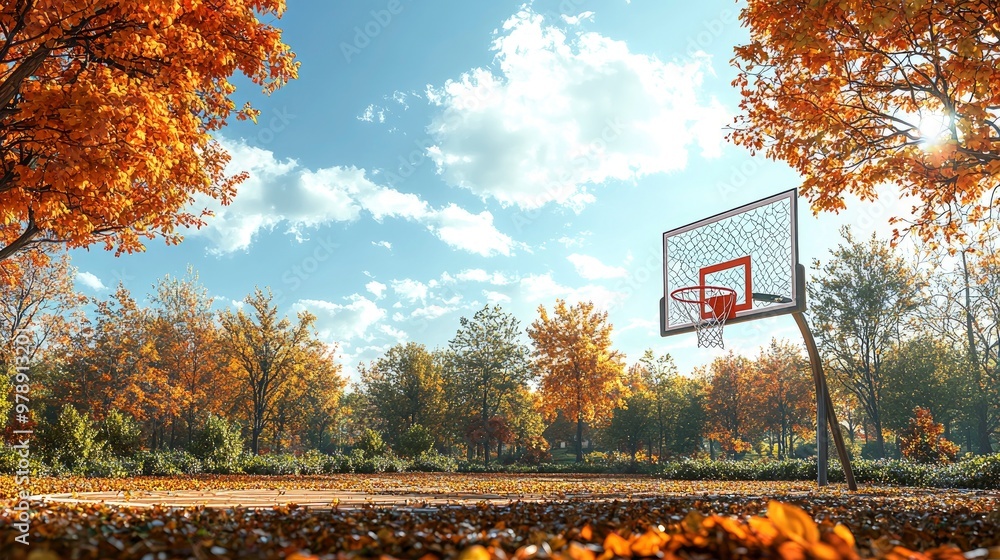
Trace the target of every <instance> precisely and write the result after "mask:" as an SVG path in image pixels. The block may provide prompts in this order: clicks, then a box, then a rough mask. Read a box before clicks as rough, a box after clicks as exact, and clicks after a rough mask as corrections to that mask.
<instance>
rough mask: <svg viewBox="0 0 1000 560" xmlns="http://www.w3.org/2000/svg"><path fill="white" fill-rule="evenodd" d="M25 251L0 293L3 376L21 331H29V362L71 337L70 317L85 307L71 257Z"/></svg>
mask: <svg viewBox="0 0 1000 560" xmlns="http://www.w3.org/2000/svg"><path fill="white" fill-rule="evenodd" d="M53 256H54V255H49V254H41V253H40V252H39V251H25V252H22V253H21V254H19V255H17V256H16V257H13V258H11V259H10V260H9V263H8V264H9V266H8V272H9V273H10V274H12V275H13V276H12V277H11V278H9V280H10V285H7V286H3V289H0V372H2V371H6V365H7V364H10V363H11V356H12V353H13V351H14V348H13V342H14V339H15V337H16V335H17V334H18V332H19V331H21V330H22V329H24V330H29V329H30V332H27V334H28V337H26V338H23V340H27V339H29V338H30V345H29V346H30V347H29V348H27V349H26V350H25V351H27V352H29V354H30V355H28V356H26V358H27V359H28V360H29V361H32V360H34V357H35V354H36V352H37V350H38V349H39V348H40V347H41V346H42V345H44V344H45V343H46V342H49V343H58V342H59V340H56V339H58V338H59V337H62V336H65V335H66V334H68V329H67V325H66V321H67V319H68V317H69V315H70V314H71V313H72V312H73V311H75V310H76V309H78V308H79V306H80V305H82V304H83V303H85V301H86V298H85V297H84V296H82V295H80V294H78V293H77V292H76V289H75V287H74V286H73V281H74V280H75V279H76V270H75V269H74V268H73V267H72V266H70V261H69V256H68V255H66V254H62V255H60V256H59V257H58V258H55V259H53V258H51V257H53Z"/></svg>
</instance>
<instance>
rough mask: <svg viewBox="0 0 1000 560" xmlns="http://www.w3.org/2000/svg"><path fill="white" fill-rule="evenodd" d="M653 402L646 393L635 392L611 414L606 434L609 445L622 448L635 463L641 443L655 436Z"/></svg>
mask: <svg viewBox="0 0 1000 560" xmlns="http://www.w3.org/2000/svg"><path fill="white" fill-rule="evenodd" d="M655 426H656V422H655V401H654V399H653V398H652V395H651V394H650V393H649V392H648V391H646V390H642V391H636V392H633V393H632V394H631V395H629V396H628V397H626V398H625V401H624V402H623V403H622V406H620V407H616V408H615V409H614V411H612V413H611V422H610V423H609V424H608V427H607V430H606V433H607V438H608V440H609V443H611V445H613V446H615V447H618V448H624V450H625V452H626V453H628V454H629V455H631V456H632V460H633V461H635V458H636V454H637V453H639V451H640V450H641V449H642V444H643V443H649V442H650V441H651V440H652V439H653V438H654V434H655Z"/></svg>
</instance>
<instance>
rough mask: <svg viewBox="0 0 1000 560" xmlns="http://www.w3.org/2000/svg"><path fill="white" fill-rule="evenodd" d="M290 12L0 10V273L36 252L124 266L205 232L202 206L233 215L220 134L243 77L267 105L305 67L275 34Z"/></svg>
mask: <svg viewBox="0 0 1000 560" xmlns="http://www.w3.org/2000/svg"><path fill="white" fill-rule="evenodd" d="M284 9H285V6H284V2H283V0H218V1H213V2H177V1H175V0H143V1H141V2H140V1H137V0H123V1H116V2H111V1H108V0H78V1H73V2H64V1H53V0H39V1H17V2H4V3H3V4H2V5H0V29H2V33H0V209H2V210H0V262H2V261H3V260H4V259H7V258H8V257H10V256H12V255H14V254H16V253H18V252H20V251H22V250H24V249H26V248H29V247H32V246H38V245H39V244H43V243H65V244H67V245H68V246H70V247H83V246H88V245H91V244H93V243H95V242H98V241H103V242H104V244H105V247H106V248H107V249H112V248H114V249H116V252H117V253H119V254H120V253H122V252H132V251H136V250H141V248H142V243H141V242H140V239H141V238H144V237H145V238H152V237H155V236H156V235H162V236H163V237H164V238H165V239H166V240H167V242H169V243H175V242H177V241H179V240H180V236H179V235H178V234H177V233H176V232H175V228H176V227H178V226H198V225H201V223H202V219H201V217H202V216H204V215H205V212H201V213H200V214H193V213H191V211H190V209H189V208H190V207H189V205H190V204H191V203H192V202H194V196H195V195H205V196H208V197H211V198H215V199H218V200H221V201H222V202H223V203H226V202H228V201H229V200H230V198H231V197H232V195H233V194H234V192H235V191H234V188H235V186H236V184H237V183H239V182H240V181H241V180H243V179H244V178H245V177H246V175H244V174H241V175H236V176H233V177H227V176H226V175H225V170H224V168H225V165H226V163H227V161H228V160H229V156H228V154H227V153H226V152H225V151H224V150H223V149H222V148H221V146H220V145H219V144H218V142H216V141H214V140H213V139H212V136H211V133H212V132H213V131H215V130H218V129H220V128H221V127H223V126H224V125H225V124H226V122H227V118H229V117H230V116H231V115H232V114H233V113H234V112H235V115H236V117H237V118H238V119H245V118H256V114H257V112H256V110H255V109H253V108H252V107H251V106H250V105H249V103H248V104H247V105H244V107H243V108H242V109H240V110H236V105H235V103H234V102H233V100H232V99H231V96H232V94H233V93H234V92H235V90H236V86H235V85H234V84H233V83H232V82H230V81H229V78H230V77H231V76H232V75H233V74H234V73H235V72H237V71H239V72H240V73H242V74H244V75H246V76H247V77H248V78H250V79H251V80H252V81H253V82H254V83H255V84H257V85H259V86H261V87H262V88H263V90H264V91H265V92H266V93H270V92H272V91H274V90H275V89H276V88H278V87H280V86H281V85H282V84H284V83H285V82H286V81H287V80H289V79H292V78H294V77H295V76H296V73H297V69H298V63H297V62H296V61H295V60H294V54H293V53H292V52H291V50H290V49H289V47H288V46H287V45H285V44H284V43H282V42H281V31H280V30H279V29H277V28H276V27H273V26H272V25H270V24H269V23H264V22H265V21H270V20H272V19H273V18H275V17H280V16H281V14H282V13H283V11H284Z"/></svg>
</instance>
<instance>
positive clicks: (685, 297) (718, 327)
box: [670, 286, 736, 348]
mask: <svg viewBox="0 0 1000 560" xmlns="http://www.w3.org/2000/svg"><path fill="white" fill-rule="evenodd" d="M670 297H671V298H673V299H674V301H678V302H680V303H685V304H687V305H682V306H679V307H683V308H684V309H685V310H686V311H687V314H688V317H690V319H691V323H692V324H693V325H694V329H695V332H697V333H698V347H699V348H711V347H713V346H714V347H718V348H725V344H723V341H722V329H723V327H725V326H726V321H727V320H729V318H730V317H732V315H733V312H734V311H735V310H734V309H733V308H734V307H735V304H736V290H734V289H732V288H725V287H723V286H688V287H686V288H678V289H676V290H674V291H672V292H670Z"/></svg>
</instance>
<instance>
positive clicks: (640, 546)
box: [0, 474, 1000, 560]
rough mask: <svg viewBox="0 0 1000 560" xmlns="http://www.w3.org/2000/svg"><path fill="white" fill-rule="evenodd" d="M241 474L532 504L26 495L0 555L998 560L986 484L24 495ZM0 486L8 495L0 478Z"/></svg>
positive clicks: (365, 479) (352, 480)
mask: <svg viewBox="0 0 1000 560" xmlns="http://www.w3.org/2000/svg"><path fill="white" fill-rule="evenodd" d="M255 481H256V485H257V486H259V487H268V486H269V485H274V486H271V487H277V486H278V485H280V486H281V487H286V488H310V489H314V488H330V489H340V490H352V491H357V490H363V491H372V490H373V489H375V490H377V491H380V492H407V491H414V490H418V491H421V492H434V491H437V492H441V493H456V494H457V493H463V494H466V495H469V494H475V493H494V494H496V493H500V494H503V493H509V494H510V495H516V494H517V493H522V494H523V493H533V494H541V495H543V496H544V497H546V499H544V500H543V501H539V502H514V503H512V504H510V505H487V504H485V503H482V504H475V503H474V502H470V503H465V504H455V505H451V506H445V507H440V508H422V507H415V508H409V509H401V508H399V509H388V508H384V509H382V508H373V507H365V508H362V509H360V510H352V511H341V510H338V509H336V508H331V509H308V508H303V507H297V506H294V505H289V506H280V507H277V508H274V509H263V510H247V509H242V508H231V509H207V508H203V507H190V508H167V507H154V508H132V507H115V506H108V505H105V504H56V503H49V504H44V505H41V506H36V507H37V509H36V513H35V515H34V517H33V519H32V523H31V530H30V538H31V542H32V545H31V546H30V547H24V546H22V545H19V544H16V543H14V541H13V539H14V537H15V536H16V533H17V531H15V530H12V527H11V525H10V524H11V523H12V520H13V513H14V512H13V510H12V509H10V508H11V507H12V506H13V503H12V502H8V503H7V504H6V506H5V509H4V510H3V511H2V513H0V535H2V536H0V557H4V558H11V560H22V559H25V560H27V559H28V553H29V552H35V553H38V554H40V551H43V550H50V551H52V552H53V553H55V555H56V556H54V557H58V558H81V559H83V558H95V559H96V558H101V559H103V558H109V559H110V558H124V559H132V558H134V559H137V560H139V559H144V558H145V559H149V560H153V559H158V558H164V559H166V558H237V557H240V558H268V559H270V558H286V557H287V558H297V559H298V560H317V559H323V560H326V559H329V558H350V557H378V556H381V555H387V556H391V557H397V558H421V559H423V560H434V559H438V558H462V559H463V560H492V559H500V560H513V559H520V558H529V557H537V558H563V559H570V560H606V559H609V558H613V557H621V558H629V557H662V558H668V559H669V558H689V559H701V558H732V559H736V558H766V557H770V558H783V559H785V560H797V559H800V558H801V559H806V558H813V559H831V560H832V559H838V558H858V557H859V555H860V557H876V558H885V559H889V560H904V559H907V558H914V559H924V558H929V559H931V560H945V559H956V560H958V559H963V560H965V559H967V558H968V559H976V560H979V559H982V560H986V559H994V558H1000V513H997V511H998V510H1000V507H998V505H1000V504H998V502H1000V494H997V493H988V492H959V491H948V492H943V491H938V490H933V491H932V490H922V489H906V488H862V492H860V493H848V492H845V491H843V490H842V489H840V488H836V487H835V488H829V489H822V490H817V489H813V488H811V487H810V485H808V484H801V483H772V482H766V483H765V482H758V483H731V482H726V483H721V482H711V483H703V482H679V481H663V480H657V479H652V478H647V477H625V476H621V477H608V476H593V477H580V476H575V475H574V476H573V477H558V476H552V477H549V476H523V475H434V474H428V475H411V474H406V475H395V476H393V475H373V476H361V475H339V476H323V477H207V476H206V477H196V478H193V479H188V478H182V477H175V478H157V479H132V480H97V479H94V480H89V481H88V480H83V479H75V480H70V479H66V480H59V479H39V480H37V481H35V483H36V484H37V487H36V490H37V489H39V488H44V490H45V491H49V492H59V491H62V492H67V491H81V492H82V491H86V490H104V491H107V490H129V491H142V490H153V489H160V490H164V489H172V490H180V489H192V488H201V489H223V488H233V487H234V486H238V487H240V488H250V487H253V484H254V482H255ZM657 492H660V493H661V494H660V495H656V493H657ZM4 495H8V496H9V495H10V494H8V493H7V490H6V487H5V488H4ZM583 495H586V497H580V496H583ZM621 495H625V497H621ZM566 496H577V497H575V498H572V497H571V498H569V499H567V498H566ZM596 497H603V499H594V498H596ZM991 547H992V548H991ZM963 552H965V553H966V554H964V555H963Z"/></svg>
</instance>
